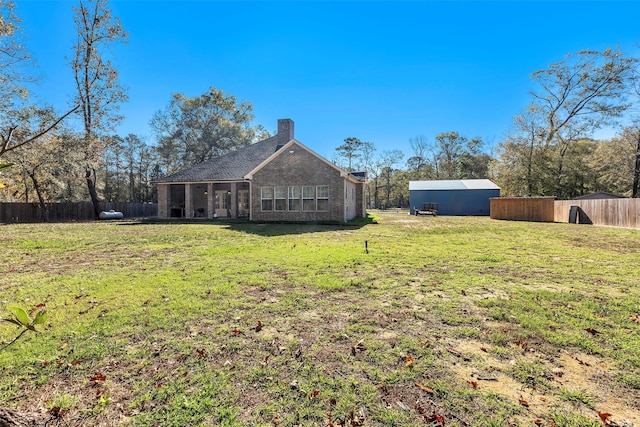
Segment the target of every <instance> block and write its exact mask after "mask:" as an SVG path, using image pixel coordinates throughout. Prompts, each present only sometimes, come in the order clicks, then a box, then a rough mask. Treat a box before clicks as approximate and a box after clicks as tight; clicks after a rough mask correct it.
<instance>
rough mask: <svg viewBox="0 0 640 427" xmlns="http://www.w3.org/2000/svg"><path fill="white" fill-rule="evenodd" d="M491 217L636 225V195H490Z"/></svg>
mask: <svg viewBox="0 0 640 427" xmlns="http://www.w3.org/2000/svg"><path fill="white" fill-rule="evenodd" d="M491 218H492V219H504V220H511V221H539V222H569V223H576V224H594V225H606V226H610V227H625V228H640V199H593V200H555V199H554V198H553V197H500V198H493V199H491Z"/></svg>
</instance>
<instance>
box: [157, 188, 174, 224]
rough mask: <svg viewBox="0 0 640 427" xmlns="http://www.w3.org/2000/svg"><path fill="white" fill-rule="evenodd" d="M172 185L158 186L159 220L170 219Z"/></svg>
mask: <svg viewBox="0 0 640 427" xmlns="http://www.w3.org/2000/svg"><path fill="white" fill-rule="evenodd" d="M170 185H171V184H158V218H169V205H170V203H171V201H170V200H169V194H170V193H169V186H170Z"/></svg>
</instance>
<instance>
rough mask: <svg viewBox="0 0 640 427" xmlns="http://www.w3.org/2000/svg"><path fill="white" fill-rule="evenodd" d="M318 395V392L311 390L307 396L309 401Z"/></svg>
mask: <svg viewBox="0 0 640 427" xmlns="http://www.w3.org/2000/svg"><path fill="white" fill-rule="evenodd" d="M319 394H320V390H313V391H312V392H311V394H310V395H309V400H311V399H313V398H315V397H316V396H317V395H319Z"/></svg>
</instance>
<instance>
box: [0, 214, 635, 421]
mask: <svg viewBox="0 0 640 427" xmlns="http://www.w3.org/2000/svg"><path fill="white" fill-rule="evenodd" d="M375 215H376V218H375V219H376V222H377V223H372V224H364V225H353V226H330V225H295V224H294V225H287V224H247V223H237V224H232V223H220V222H218V223H171V224H167V223H134V222H100V223H97V222H96V223H93V222H92V223H78V224H33V225H32V224H25V225H4V226H0V247H2V254H3V264H2V265H1V266H0V271H1V274H0V316H3V317H9V316H10V314H11V312H10V311H9V310H8V309H7V307H8V306H11V305H19V306H22V307H24V308H25V309H28V310H31V312H32V313H34V314H35V312H36V311H37V310H40V309H41V308H42V307H44V308H46V310H47V311H48V314H49V317H48V321H47V323H46V325H44V327H40V328H39V329H40V332H39V333H38V334H34V333H28V334H25V335H24V336H23V337H22V339H20V340H19V341H17V342H16V343H15V344H13V345H11V346H10V347H8V348H6V349H4V350H2V351H0V402H2V404H3V405H4V406H5V407H10V408H13V409H18V410H20V411H23V412H27V411H29V412H34V411H35V412H40V413H41V415H42V416H44V417H45V418H46V419H48V420H49V425H60V426H67V425H68V426H79V425H86V426H97V425H104V426H117V425H123V426H128V425H131V426H195V425H203V426H275V425H278V426H297V425H301V426H334V427H337V426H411V425H432V426H441V425H442V426H444V425H446V426H514V425H521V426H553V425H555V426H556V427H562V426H576V427H578V426H581V427H582V426H601V425H603V424H604V423H605V422H606V423H609V425H621V426H624V425H631V424H630V423H634V425H640V415H638V414H640V334H639V332H640V330H639V328H640V324H639V317H640V289H639V287H638V280H639V279H638V278H639V277H640V274H639V266H640V231H638V230H624V229H613V228H603V227H593V226H580V225H569V224H538V223H524V222H506V221H493V220H490V219H488V218H476V217H471V218H467V217H435V218H433V217H419V218H416V217H412V216H408V215H407V214H406V213H404V214H401V213H387V212H380V213H375ZM365 243H366V244H367V250H365ZM40 326H43V325H40ZM17 333H19V330H18V328H17V327H16V326H14V325H12V324H10V323H7V322H2V323H1V324H0V342H1V341H4V342H9V341H11V340H12V339H13V338H14V337H15V336H16V335H17Z"/></svg>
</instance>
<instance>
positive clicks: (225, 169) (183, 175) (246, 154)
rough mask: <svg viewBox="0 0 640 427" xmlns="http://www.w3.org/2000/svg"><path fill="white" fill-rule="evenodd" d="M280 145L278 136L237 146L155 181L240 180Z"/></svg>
mask: <svg viewBox="0 0 640 427" xmlns="http://www.w3.org/2000/svg"><path fill="white" fill-rule="evenodd" d="M279 148H281V146H279V145H278V136H277V135H275V136H272V137H271V138H267V139H264V140H262V141H260V142H256V143H255V144H252V145H248V146H246V147H242V148H239V149H237V150H235V151H232V152H230V153H227V154H225V155H223V156H220V157H216V158H214V159H211V160H208V161H206V162H202V163H198V164H197V165H195V166H192V167H190V168H188V169H183V170H181V171H178V172H176V173H174V174H172V175H168V176H165V177H164V178H161V179H158V180H157V181H156V182H194V181H199V182H207V181H242V180H244V176H245V175H247V174H248V173H249V172H251V171H252V170H253V169H255V168H256V167H257V166H258V165H260V164H261V163H262V162H264V161H265V160H266V159H268V158H269V157H270V156H271V155H272V154H273V153H275V152H276V151H277V150H278V149H279Z"/></svg>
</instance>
